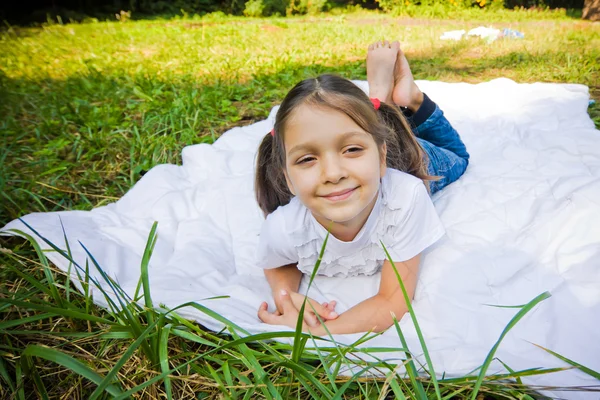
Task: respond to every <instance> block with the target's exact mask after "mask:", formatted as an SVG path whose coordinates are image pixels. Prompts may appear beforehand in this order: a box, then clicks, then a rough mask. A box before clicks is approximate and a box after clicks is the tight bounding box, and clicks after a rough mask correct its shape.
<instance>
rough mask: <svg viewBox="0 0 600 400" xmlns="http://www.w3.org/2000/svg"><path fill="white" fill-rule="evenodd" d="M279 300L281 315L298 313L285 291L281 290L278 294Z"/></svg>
mask: <svg viewBox="0 0 600 400" xmlns="http://www.w3.org/2000/svg"><path fill="white" fill-rule="evenodd" d="M279 298H280V300H281V308H282V309H283V314H287V313H289V312H296V313H297V312H298V310H296V307H295V306H294V303H293V302H292V298H291V297H290V294H289V293H288V292H287V290H285V289H281V292H279Z"/></svg>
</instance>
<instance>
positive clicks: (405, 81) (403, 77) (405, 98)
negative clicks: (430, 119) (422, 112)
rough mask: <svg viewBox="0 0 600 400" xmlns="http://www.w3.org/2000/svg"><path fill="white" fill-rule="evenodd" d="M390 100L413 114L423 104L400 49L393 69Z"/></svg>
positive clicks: (420, 93)
mask: <svg viewBox="0 0 600 400" xmlns="http://www.w3.org/2000/svg"><path fill="white" fill-rule="evenodd" d="M392 99H393V101H394V103H395V104H397V105H399V106H402V107H408V108H409V109H411V110H412V111H413V112H414V111H416V110H418V109H419V107H420V106H421V103H423V93H422V92H421V90H420V89H419V87H418V86H417V84H416V83H415V80H414V78H413V75H412V72H411V71H410V66H409V65H408V60H407V59H406V56H405V55H404V52H403V51H402V49H401V48H400V47H398V54H397V59H396V65H395V67H394V89H393V91H392Z"/></svg>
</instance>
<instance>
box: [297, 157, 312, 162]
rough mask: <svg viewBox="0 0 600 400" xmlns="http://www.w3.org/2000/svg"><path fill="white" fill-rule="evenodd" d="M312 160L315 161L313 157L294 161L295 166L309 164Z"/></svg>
mask: <svg viewBox="0 0 600 400" xmlns="http://www.w3.org/2000/svg"><path fill="white" fill-rule="evenodd" d="M313 160H315V158H314V157H304V158H301V159H299V160H298V161H296V164H306V163H309V162H311V161H313Z"/></svg>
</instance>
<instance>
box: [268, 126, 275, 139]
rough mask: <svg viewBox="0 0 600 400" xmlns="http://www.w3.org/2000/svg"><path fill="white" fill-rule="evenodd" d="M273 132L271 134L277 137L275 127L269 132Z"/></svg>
mask: <svg viewBox="0 0 600 400" xmlns="http://www.w3.org/2000/svg"><path fill="white" fill-rule="evenodd" d="M269 133H270V134H271V136H273V137H275V128H273V129H271V132H269Z"/></svg>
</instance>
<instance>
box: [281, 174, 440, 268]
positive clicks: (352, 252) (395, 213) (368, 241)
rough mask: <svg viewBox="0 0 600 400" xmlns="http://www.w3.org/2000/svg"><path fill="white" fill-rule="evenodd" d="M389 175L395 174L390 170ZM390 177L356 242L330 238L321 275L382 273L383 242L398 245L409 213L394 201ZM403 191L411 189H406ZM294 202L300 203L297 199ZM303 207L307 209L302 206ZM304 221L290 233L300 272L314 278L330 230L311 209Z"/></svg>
mask: <svg viewBox="0 0 600 400" xmlns="http://www.w3.org/2000/svg"><path fill="white" fill-rule="evenodd" d="M388 172H391V173H393V172H392V171H389V170H388ZM394 172H396V173H397V172H398V171H394ZM390 175H391V174H386V175H385V176H384V178H383V179H382V183H381V186H380V190H379V193H378V197H377V200H376V203H375V206H374V207H373V211H372V212H371V214H370V215H369V218H368V219H367V222H365V225H364V226H363V228H362V229H361V230H360V232H359V233H358V234H357V235H356V237H355V238H354V240H352V241H351V242H343V241H341V240H339V239H337V238H336V237H334V236H333V235H330V236H329V239H328V243H327V247H326V249H325V253H324V254H323V258H322V259H321V264H320V266H319V270H318V271H317V274H318V275H324V276H328V277H338V276H357V275H373V274H375V273H377V272H379V270H380V269H381V267H382V266H383V262H384V260H386V255H385V252H384V250H383V247H382V246H381V243H380V240H381V241H382V242H383V244H384V245H386V248H388V249H389V246H392V245H393V244H394V243H395V242H396V239H395V238H394V233H395V232H398V231H399V230H401V229H402V225H403V222H404V220H405V219H406V217H407V215H408V213H407V212H402V207H401V206H400V205H399V204H397V202H394V201H393V199H394V197H395V194H394V192H395V190H394V185H392V182H390V180H391V178H390ZM411 178H413V179H414V180H415V183H416V184H422V183H421V182H420V180H419V179H418V178H414V177H411ZM402 189H404V190H406V189H409V188H407V187H406V186H404V187H403V188H402ZM413 189H414V188H413ZM411 193H412V191H411ZM292 201H297V202H299V200H298V199H296V198H294V199H292ZM299 206H301V207H304V206H302V205H301V204H299ZM302 222H303V223H296V224H294V225H295V226H294V227H293V229H292V230H291V231H289V232H288V234H289V238H290V241H291V244H293V245H294V247H295V249H296V251H297V254H298V258H299V259H298V269H300V270H301V271H302V272H304V273H306V274H309V275H310V274H312V273H313V270H314V268H315V265H316V263H317V259H318V257H319V254H320V252H321V247H322V246H323V242H324V240H325V237H326V235H327V230H326V229H325V228H324V227H323V226H321V225H320V224H319V223H318V222H317V221H316V220H315V218H314V217H313V216H312V214H311V213H310V212H309V211H308V209H306V212H305V213H304V221H302ZM438 236H439V235H438ZM428 239H429V238H428ZM395 261H404V260H395Z"/></svg>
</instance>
